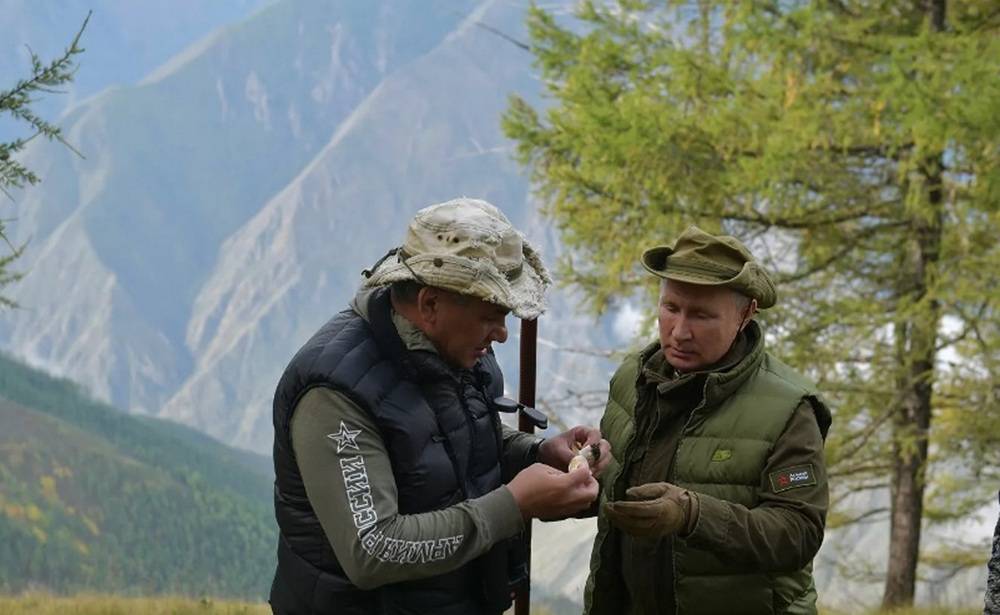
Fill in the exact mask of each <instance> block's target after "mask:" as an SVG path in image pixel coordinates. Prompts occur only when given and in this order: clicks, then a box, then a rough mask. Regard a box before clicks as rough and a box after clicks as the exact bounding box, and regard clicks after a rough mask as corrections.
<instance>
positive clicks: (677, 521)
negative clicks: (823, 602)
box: [585, 227, 830, 615]
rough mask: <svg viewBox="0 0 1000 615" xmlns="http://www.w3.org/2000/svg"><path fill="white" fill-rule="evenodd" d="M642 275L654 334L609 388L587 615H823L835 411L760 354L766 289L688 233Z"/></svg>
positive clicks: (646, 258)
mask: <svg viewBox="0 0 1000 615" xmlns="http://www.w3.org/2000/svg"><path fill="white" fill-rule="evenodd" d="M642 265H643V267H645V268H646V270H647V271H649V272H650V273H652V274H653V275H655V276H657V277H658V278H661V284H660V297H659V315H658V322H659V339H658V340H657V341H656V342H654V343H652V344H650V345H648V346H647V347H646V348H645V349H643V350H642V351H641V352H639V353H638V354H635V355H632V356H630V357H628V358H627V359H626V360H625V361H624V362H623V363H622V365H621V367H620V368H619V369H618V371H617V372H616V373H615V375H614V377H613V378H612V380H611V391H610V394H609V398H608V404H607V408H606V410H605V414H604V417H603V420H602V421H601V429H602V432H603V433H604V434H605V436H606V437H607V438H608V439H609V440H610V441H611V445H612V449H613V450H615V451H616V453H615V455H614V457H615V459H614V461H613V462H612V464H611V466H609V468H608V470H607V471H606V472H605V473H604V477H603V478H602V479H601V483H602V488H601V503H602V506H601V508H600V512H599V518H598V535H597V538H596V540H595V543H594V549H593V554H592V558H591V573H590V578H589V580H588V582H587V589H586V597H585V602H586V612H587V613H588V615H607V614H614V615H637V614H646V613H699V614H703V615H713V614H720V615H721V614H726V615H728V614H733V613H740V614H751V615H754V614H770V613H796V614H798V613H816V590H815V586H814V584H813V579H812V574H811V565H812V564H811V562H812V559H813V556H814V555H815V554H816V551H817V550H818V549H819V546H820V543H821V542H822V540H823V529H824V525H825V519H826V510H827V504H828V491H827V484H826V472H825V469H824V462H823V441H824V438H825V436H826V432H827V429H828V428H829V426H830V412H829V410H828V409H827V407H826V406H825V405H824V403H823V401H822V400H821V399H820V397H819V395H818V393H817V392H816V389H815V385H813V384H812V383H811V382H809V381H808V380H806V379H805V378H804V377H802V376H800V375H799V374H797V373H796V372H795V371H793V370H792V369H791V368H789V367H788V366H787V365H785V364H783V363H781V362H780V361H778V360H777V359H776V358H774V357H773V356H771V355H770V354H769V353H767V352H766V351H765V349H764V336H763V332H762V330H761V327H760V326H759V325H758V323H757V322H756V321H754V320H753V316H754V314H755V313H756V312H757V310H758V309H766V308H769V307H771V306H773V305H774V304H775V302H776V301H777V293H776V292H775V288H774V284H773V282H772V281H771V278H770V276H769V275H768V274H767V272H766V271H765V270H764V269H763V268H762V267H761V266H760V265H759V264H758V263H757V262H756V261H755V260H754V258H753V255H752V254H751V253H750V252H749V250H747V248H746V247H745V246H743V244H741V243H740V242H739V241H738V240H736V239H734V238H733V237H728V236H715V235H711V234H709V233H706V232H704V231H702V230H700V229H698V228H695V227H691V228H689V229H688V230H686V231H685V232H684V233H682V234H681V235H680V237H678V238H677V240H676V241H675V242H674V244H673V245H671V246H660V247H655V248H652V249H649V250H647V251H646V252H645V253H644V254H643V256H642ZM618 451H620V453H619V452H618Z"/></svg>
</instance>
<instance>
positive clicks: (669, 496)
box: [604, 483, 692, 537]
mask: <svg viewBox="0 0 1000 615" xmlns="http://www.w3.org/2000/svg"><path fill="white" fill-rule="evenodd" d="M625 497H626V498H628V499H627V500H620V501H617V502H607V503H605V504H604V513H605V514H606V515H607V517H608V520H609V521H611V523H612V524H614V525H615V526H616V527H618V528H619V529H620V530H622V531H623V532H625V533H626V534H631V535H632V536H644V537H659V536H672V535H674V534H687V533H688V532H689V531H690V527H689V526H690V525H691V521H692V515H691V506H692V498H691V494H690V493H688V492H687V490H685V489H681V488H680V487H678V486H677V485H673V484H671V483H646V484H645V485H639V486H638V487H632V488H631V489H629V490H628V491H626V492H625Z"/></svg>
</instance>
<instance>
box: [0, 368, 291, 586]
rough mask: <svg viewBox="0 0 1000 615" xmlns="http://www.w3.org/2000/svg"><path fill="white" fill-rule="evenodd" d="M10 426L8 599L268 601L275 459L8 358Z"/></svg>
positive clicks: (4, 374) (1, 451) (1, 442)
mask: <svg viewBox="0 0 1000 615" xmlns="http://www.w3.org/2000/svg"><path fill="white" fill-rule="evenodd" d="M0 421H2V425H3V429H2V430H0V476H2V480H0V591H2V592H20V591H24V590H26V589H45V590H47V591H52V592H57V593H62V592H74V591H81V590H87V591H105V592H125V593H141V594H149V593H178V594H185V595H195V596H197V595H204V594H208V595H216V596H231V597H242V598H250V599H259V598H261V597H263V596H264V595H265V594H266V591H267V587H268V582H269V580H270V577H271V575H272V574H273V571H274V561H273V559H274V556H273V552H274V536H275V531H276V529H275V527H274V522H273V513H272V510H271V500H270V495H271V464H270V460H269V459H267V458H265V457H261V456H259V455H254V454H252V453H248V452H245V451H239V450H235V449H231V448H228V447H226V446H224V445H222V444H220V443H218V442H215V441H214V440H212V439H210V438H208V437H206V436H205V435H203V434H200V433H198V432H195V431H193V430H191V429H188V428H185V427H181V426H179V425H176V424H173V423H169V422H166V421H161V420H158V419H153V418H148V417H133V416H129V415H126V414H123V413H122V412H121V411H119V410H117V409H115V408H111V407H109V406H106V405H104V404H101V403H99V402H95V401H93V400H92V399H90V398H88V397H87V396H86V395H85V394H84V393H83V391H81V389H80V387H78V386H77V385H74V384H72V383H70V382H68V381H66V380H56V379H53V378H51V377H49V376H47V375H46V374H44V373H42V372H39V371H37V370H34V369H31V368H29V367H27V366H25V365H23V364H20V363H18V362H16V361H13V360H11V359H10V358H8V357H6V356H0ZM223 563H224V564H223Z"/></svg>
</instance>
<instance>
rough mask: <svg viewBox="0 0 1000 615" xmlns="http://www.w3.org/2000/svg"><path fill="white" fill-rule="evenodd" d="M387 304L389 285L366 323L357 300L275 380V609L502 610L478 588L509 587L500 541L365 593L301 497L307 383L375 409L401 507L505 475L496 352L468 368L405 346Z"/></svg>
mask: <svg viewBox="0 0 1000 615" xmlns="http://www.w3.org/2000/svg"><path fill="white" fill-rule="evenodd" d="M390 306H391V304H390V300H389V293H388V291H384V292H377V293H374V294H373V295H372V296H371V298H370V300H369V304H368V312H369V317H370V320H371V322H368V321H366V320H365V319H364V318H362V317H361V316H360V315H359V314H357V313H356V312H354V311H353V310H345V311H344V312H341V313H340V314H338V315H336V316H335V317H334V318H333V319H331V320H330V321H329V322H328V323H326V324H325V325H324V326H323V327H322V328H321V329H320V330H319V331H318V332H317V333H316V334H315V335H314V336H313V337H312V338H311V339H310V340H309V341H308V342H306V344H305V345H304V346H303V347H302V349H301V350H299V352H298V353H297V354H296V355H295V357H293V358H292V361H291V362H290V363H289V365H288V367H287V368H286V369H285V372H284V374H283V375H282V377H281V380H280V381H279V383H278V387H277V391H276V392H275V396H274V407H273V422H274V434H275V436H274V467H275V484H274V506H275V514H276V517H277V521H278V528H279V531H280V537H279V545H278V569H277V572H276V573H275V579H274V583H273V585H272V590H271V604H272V606H273V607H274V608H275V609H276V610H277V611H278V612H281V613H336V614H338V615H339V614H350V615H353V614H354V613H358V614H359V615H360V614H361V613H364V614H365V615H379V614H382V615H394V614H403V613H442V614H452V613H453V614H454V615H458V614H460V613H461V614H463V615H464V614H480V613H482V614H486V613H489V614H493V613H498V612H500V611H501V610H503V607H504V604H500V605H499V606H497V603H496V600H497V598H496V596H495V595H494V596H489V597H487V596H486V595H485V594H486V593H487V592H486V590H485V589H484V584H486V583H493V585H494V586H495V585H502V586H504V587H505V586H506V575H507V563H506V560H505V558H504V557H503V554H501V553H499V551H500V550H502V548H503V545H498V546H497V547H494V550H493V551H491V552H490V553H488V554H487V555H484V556H483V557H481V558H480V559H478V560H476V561H473V562H471V563H469V564H467V565H466V566H463V567H462V568H460V569H458V570H456V571H453V572H451V573H448V574H444V575H439V576H436V577H431V578H428V579H421V580H417V581H408V582H404V583H396V584H392V585H387V586H383V587H380V588H377V589H374V590H368V591H363V590H360V589H359V588H357V587H356V586H354V585H353V584H352V583H351V582H350V580H349V579H348V578H347V576H346V574H345V573H344V571H343V568H342V567H341V565H340V563H339V562H338V561H337V556H336V554H335V553H334V552H333V549H332V547H331V546H330V543H329V541H328V540H327V538H326V535H325V534H324V533H323V529H322V527H321V526H320V523H319V520H318V518H317V516H316V513H315V511H314V510H313V508H312V506H311V504H310V503H309V499H308V497H307V496H306V491H305V487H304V485H303V483H302V476H301V474H300V472H299V469H298V466H297V463H296V460H295V455H294V451H293V449H292V444H291V437H290V431H291V427H290V426H291V420H292V414H293V412H294V410H295V407H296V404H298V402H299V400H300V399H301V398H302V396H303V395H305V393H306V392H307V391H309V390H310V389H312V388H314V387H327V388H330V389H333V390H336V391H339V392H341V393H343V394H345V395H347V396H348V397H349V398H350V399H351V400H353V401H354V402H355V403H356V404H357V405H358V406H359V407H360V408H362V409H364V410H365V411H366V412H368V413H370V414H371V416H372V417H373V418H374V419H375V422H376V423H377V425H378V427H379V431H380V432H381V435H382V438H383V440H384V442H385V445H386V448H387V450H388V451H389V457H390V462H391V465H392V472H393V477H394V479H395V481H396V487H397V490H398V504H399V512H400V514H414V513H421V512H428V511H433V510H440V509H443V508H446V507H448V506H451V505H453V504H456V503H458V502H461V501H463V500H466V499H470V498H475V497H478V496H481V495H484V494H486V493H488V492H489V491H492V490H493V489H495V488H497V487H499V486H500V484H501V476H500V450H501V447H502V441H501V429H500V421H499V418H498V416H497V413H496V411H495V410H494V409H493V408H492V406H491V405H490V404H489V403H488V401H487V400H492V399H494V398H496V397H499V396H501V395H502V394H503V380H502V374H501V372H500V368H499V366H498V365H497V363H496V360H495V359H494V358H493V356H492V355H487V356H486V357H484V358H483V359H482V360H481V361H480V362H479V363H478V364H477V365H476V367H475V368H474V369H472V370H456V369H453V368H451V367H449V366H448V365H446V364H445V363H444V362H443V360H442V359H441V358H440V357H439V356H438V355H436V354H434V353H430V352H421V351H417V352H410V351H408V350H406V348H405V347H404V345H403V342H402V340H400V338H399V335H398V334H397V333H396V329H395V327H394V326H393V324H392V321H391V311H390V309H391V307H390ZM498 576H501V577H502V582H499V583H498V582H497V581H496V579H497V577H498ZM493 593H494V594H495V593H496V592H493ZM507 598H508V597H507V596H506V595H504V596H502V597H501V598H500V600H501V602H505V601H506V600H507ZM490 599H492V600H493V602H490Z"/></svg>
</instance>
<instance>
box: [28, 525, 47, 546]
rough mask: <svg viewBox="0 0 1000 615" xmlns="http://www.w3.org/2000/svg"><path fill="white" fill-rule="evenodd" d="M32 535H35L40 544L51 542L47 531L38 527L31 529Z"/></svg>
mask: <svg viewBox="0 0 1000 615" xmlns="http://www.w3.org/2000/svg"><path fill="white" fill-rule="evenodd" d="M31 533H32V534H34V535H35V538H36V539H37V540H38V542H40V543H42V544H45V543H46V542H48V541H49V535H48V534H46V533H45V530H43V529H42V528H40V527H38V526H37V525H34V526H32V527H31Z"/></svg>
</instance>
